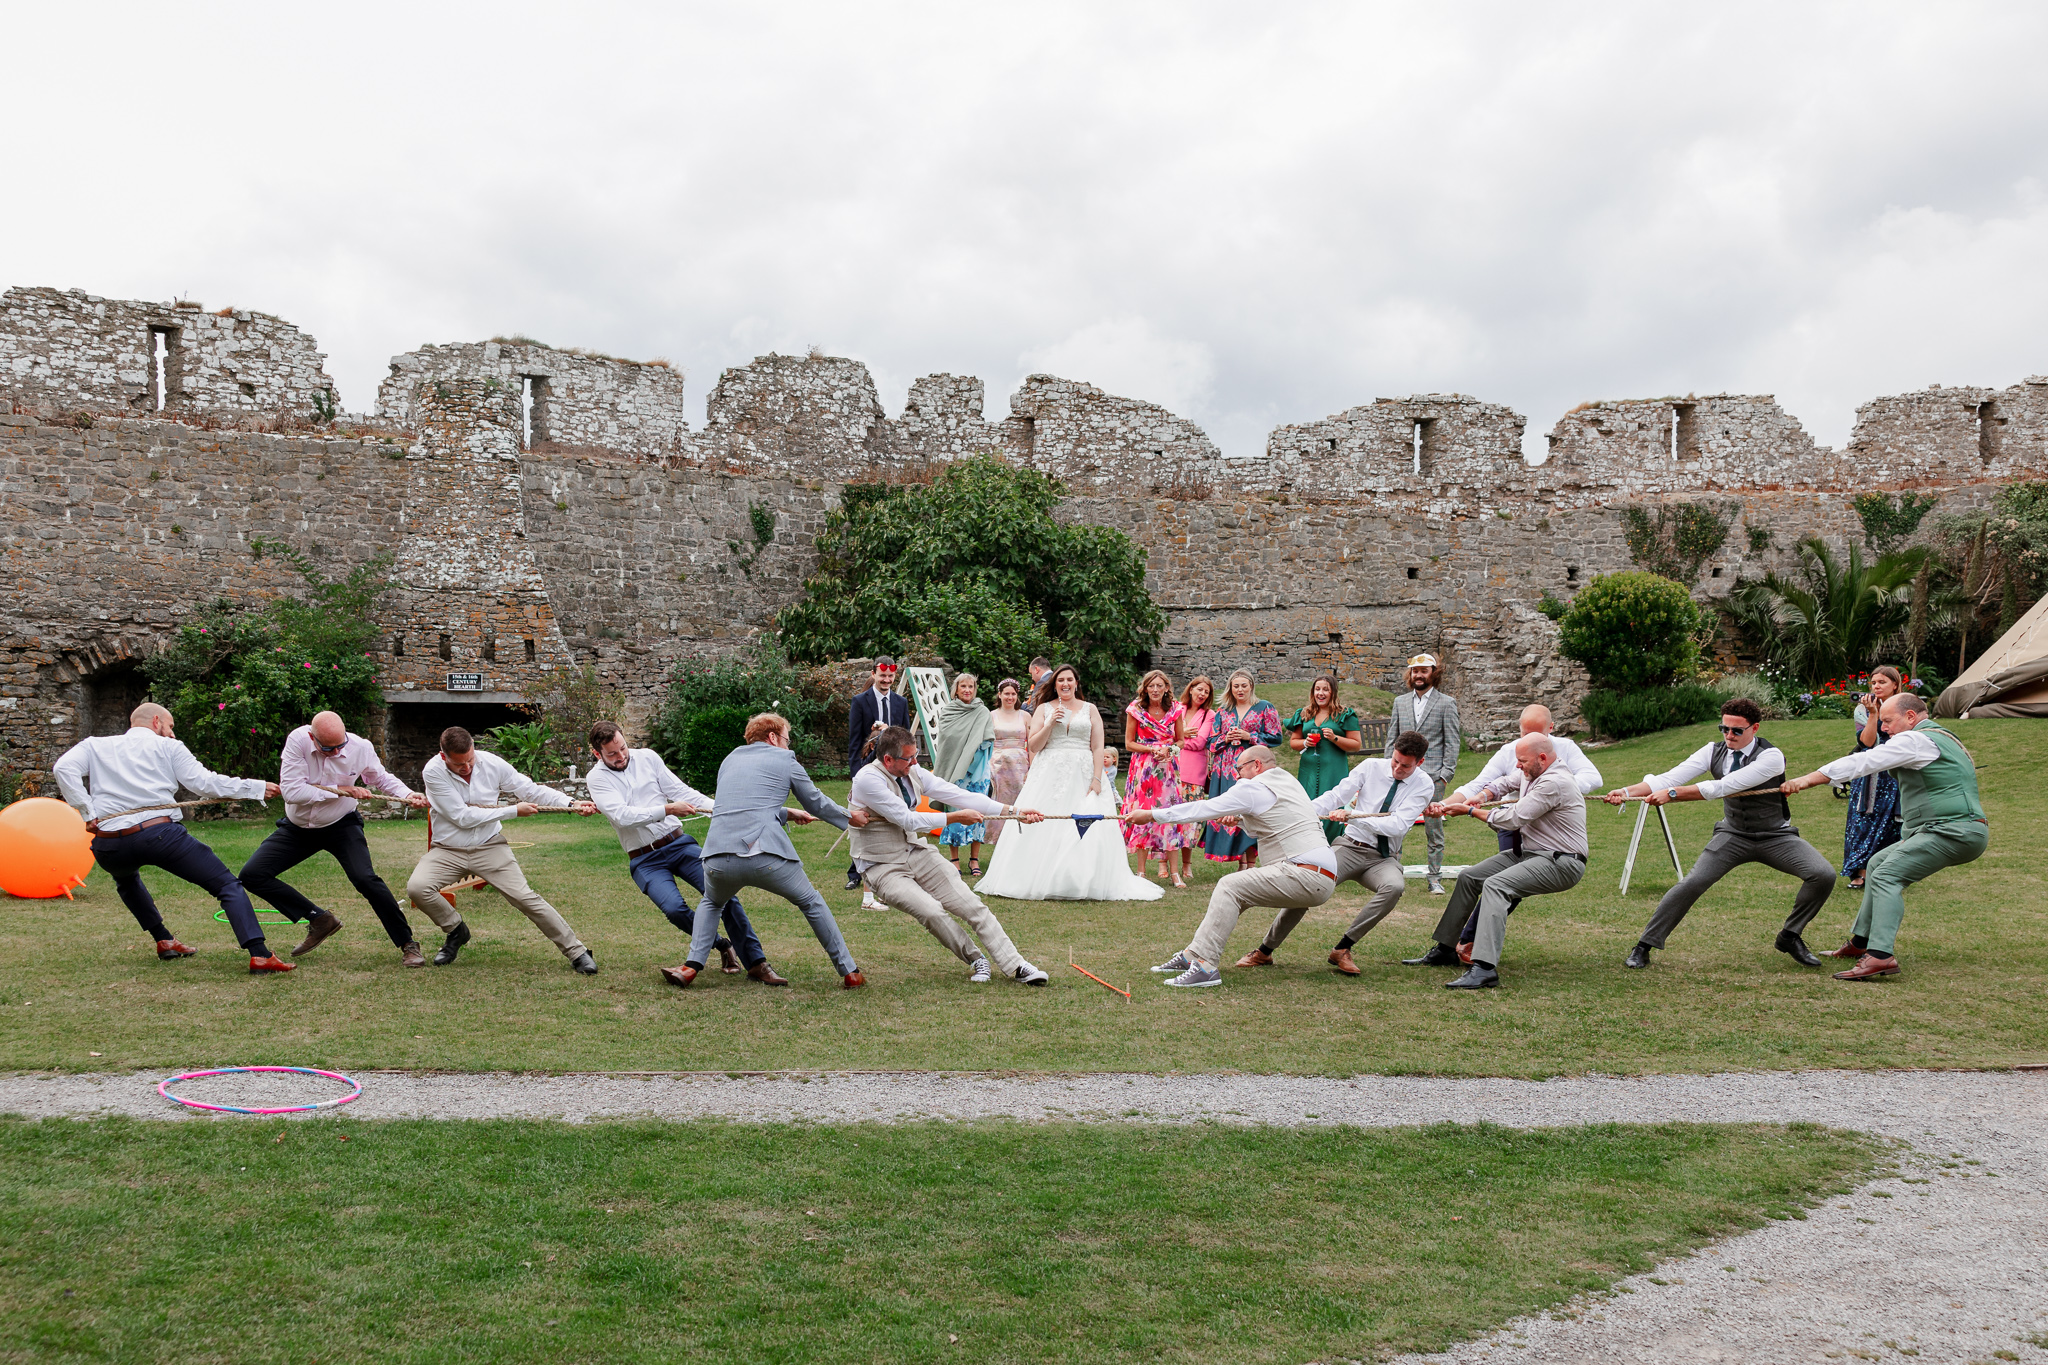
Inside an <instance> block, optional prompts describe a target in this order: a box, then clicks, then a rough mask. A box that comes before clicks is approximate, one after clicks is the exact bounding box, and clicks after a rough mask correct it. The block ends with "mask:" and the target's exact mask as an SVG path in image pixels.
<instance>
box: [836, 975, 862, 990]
mask: <svg viewBox="0 0 2048 1365" xmlns="http://www.w3.org/2000/svg"><path fill="white" fill-rule="evenodd" d="M867 984H868V979H867V978H866V977H864V976H862V975H861V974H860V973H859V972H848V973H847V974H846V975H845V976H843V977H841V978H840V979H839V985H840V988H841V989H843V990H849V991H857V990H859V989H860V988H861V987H862V986H865V985H867Z"/></svg>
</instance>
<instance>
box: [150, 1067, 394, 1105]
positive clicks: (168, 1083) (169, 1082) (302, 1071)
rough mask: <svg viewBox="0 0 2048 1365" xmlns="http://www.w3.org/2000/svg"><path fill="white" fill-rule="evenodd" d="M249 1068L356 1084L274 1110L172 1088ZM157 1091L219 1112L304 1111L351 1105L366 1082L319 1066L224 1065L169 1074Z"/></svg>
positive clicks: (181, 1101) (184, 1102) (172, 1098)
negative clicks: (216, 1101) (176, 1092)
mask: <svg viewBox="0 0 2048 1365" xmlns="http://www.w3.org/2000/svg"><path fill="white" fill-rule="evenodd" d="M249 1071H289V1072H293V1073H295V1074H297V1075H300V1076H324V1077H326V1078H327V1079H328V1080H330V1081H341V1082H343V1083H344V1084H346V1085H348V1086H351V1087H353V1088H352V1089H350V1091H349V1092H348V1093H347V1094H346V1095H340V1096H337V1097H335V1098H334V1099H331V1100H320V1101H318V1102H317V1103H314V1104H286V1105H280V1106H278V1107H276V1108H271V1109H244V1108H242V1107H241V1106H240V1105H234V1104H208V1103H206V1102H205V1101H204V1100H188V1099H186V1098H185V1097H184V1096H182V1095H173V1094H172V1093H171V1087H172V1086H174V1085H176V1084H178V1083H179V1082H180V1081H196V1080H198V1079H200V1078H201V1077H203V1076H234V1075H239V1074H241V1073H243V1072H249ZM156 1093H157V1094H159V1095H162V1096H163V1097H164V1098H165V1099H167V1100H169V1101H170V1102H171V1103H172V1104H182V1105H184V1106H185V1107H186V1108H187V1109H205V1110H210V1111H211V1112H213V1113H216V1114H303V1113H306V1112H307V1111H309V1110H313V1109H333V1108H336V1107H337V1106H339V1105H344V1104H347V1103H348V1102H349V1101H350V1100H353V1099H355V1098H357V1097H358V1096H360V1095H361V1094H362V1093H363V1083H362V1082H361V1081H359V1080H357V1079H356V1078H355V1077H353V1076H344V1075H342V1074H341V1073H340V1072H339V1071H322V1070H321V1069H320V1068H318V1067H315V1066H223V1067H217V1068H215V1069H214V1070H212V1071H187V1072H184V1073H183V1074H181V1075H177V1076H167V1077H165V1078H164V1079H163V1080H162V1081H159V1082H158V1083H157V1087H156Z"/></svg>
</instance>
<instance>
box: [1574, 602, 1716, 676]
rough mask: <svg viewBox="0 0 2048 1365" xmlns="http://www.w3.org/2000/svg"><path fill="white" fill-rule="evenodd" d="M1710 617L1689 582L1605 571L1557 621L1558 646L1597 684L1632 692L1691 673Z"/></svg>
mask: <svg viewBox="0 0 2048 1365" xmlns="http://www.w3.org/2000/svg"><path fill="white" fill-rule="evenodd" d="M1707 619H1708V618H1707V617H1706V614H1705V613H1704V612H1703V610H1702V609H1701V608H1700V607H1698V606H1696V605H1695V604H1694V603H1693V600H1692V596H1691V594H1690V593H1688V592H1687V591H1686V589H1685V585H1684V584H1681V583H1675V582H1673V581H1672V580H1671V579H1668V578H1662V577H1659V576H1658V575H1656V574H1652V573H1637V572H1629V573H1612V574H1602V575H1601V576H1600V577H1598V578H1596V579H1594V580H1593V581H1592V582H1591V583H1588V584H1587V585H1586V586H1585V587H1584V588H1582V589H1580V590H1579V594H1578V596H1577V597H1575V598H1573V599H1572V605H1571V609H1570V610H1569V611H1567V612H1566V613H1565V614H1564V618H1563V619H1562V620H1560V621H1559V622H1558V648H1559V650H1560V651H1561V652H1562V653H1563V654H1564V656H1565V657H1566V658H1568V659H1576V660H1578V662H1580V663H1582V664H1584V665H1585V666H1586V671H1587V672H1588V673H1590V674H1592V675H1593V684H1594V686H1596V687H1600V688H1605V689H1608V690H1610V691H1621V692H1628V691H1634V690H1637V689H1640V688H1645V687H1659V686H1662V685H1664V684H1667V683H1670V682H1672V681H1674V680H1680V679H1685V678H1690V677H1692V676H1693V673H1694V671H1695V670H1696V669H1697V668H1698V666H1699V658H1700V650H1699V644H1698V642H1697V639H1696V638H1695V637H1696V636H1698V635H1700V634H1702V633H1703V632H1704V628H1705V626H1706V624H1707Z"/></svg>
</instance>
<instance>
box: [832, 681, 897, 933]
mask: <svg viewBox="0 0 2048 1365" xmlns="http://www.w3.org/2000/svg"><path fill="white" fill-rule="evenodd" d="M909 724H910V699H909V698H908V697H904V696H899V695H898V694H897V692H896V661H895V660H894V659H892V658H890V657H889V656H888V655H886V654H885V655H883V656H882V657H881V658H879V659H876V660H875V671H874V673H873V674H872V675H870V676H869V678H868V685H867V686H866V687H865V688H863V689H862V690H861V691H859V692H856V693H854V695H853V702H852V704H851V705H850V706H848V708H847V715H846V767H847V770H848V771H847V775H848V776H849V777H852V776H856V775H858V774H859V772H860V770H861V769H862V768H864V767H866V766H867V765H868V763H869V762H871V761H872V760H873V758H874V755H873V754H872V753H870V752H868V741H869V740H871V739H873V738H874V737H875V736H876V735H877V734H879V733H880V732H881V731H882V729H883V727H885V726H889V725H905V726H907V725H909ZM846 889H847V890H848V891H859V890H861V884H860V869H859V866H858V865H857V864H855V863H848V864H847V865H846ZM861 908H862V909H863V910H872V909H875V908H876V905H875V898H874V893H873V892H862V894H861Z"/></svg>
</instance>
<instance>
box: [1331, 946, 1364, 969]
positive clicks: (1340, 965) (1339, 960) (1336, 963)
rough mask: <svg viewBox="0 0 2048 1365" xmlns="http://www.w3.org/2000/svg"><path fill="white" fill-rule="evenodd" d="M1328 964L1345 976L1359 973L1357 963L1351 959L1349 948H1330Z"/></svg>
mask: <svg viewBox="0 0 2048 1365" xmlns="http://www.w3.org/2000/svg"><path fill="white" fill-rule="evenodd" d="M1330 965H1331V966H1332V967H1335V968H1336V969H1337V970H1338V971H1340V972H1342V973H1343V974H1344V975H1346V976H1358V975H1360V972H1359V970H1358V964H1357V963H1356V962H1353V961H1352V960H1351V950H1350V949H1349V948H1332V949H1330Z"/></svg>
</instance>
